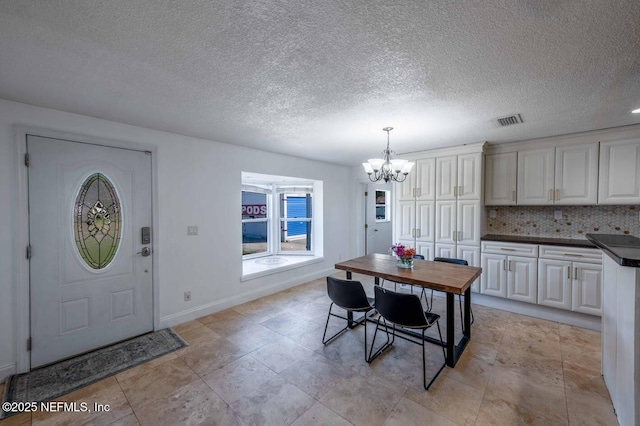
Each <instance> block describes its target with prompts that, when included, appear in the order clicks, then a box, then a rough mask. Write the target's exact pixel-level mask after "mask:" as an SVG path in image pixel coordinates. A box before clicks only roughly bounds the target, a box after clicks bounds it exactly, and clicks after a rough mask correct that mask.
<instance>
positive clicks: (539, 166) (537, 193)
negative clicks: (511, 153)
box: [517, 143, 598, 205]
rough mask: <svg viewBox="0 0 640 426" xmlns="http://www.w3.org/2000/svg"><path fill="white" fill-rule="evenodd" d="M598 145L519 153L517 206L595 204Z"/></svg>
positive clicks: (568, 146) (570, 146) (571, 146)
mask: <svg viewBox="0 0 640 426" xmlns="http://www.w3.org/2000/svg"><path fill="white" fill-rule="evenodd" d="M597 181H598V143H590V144H582V145H567V146H559V147H556V148H545V149H539V150H533V151H520V152H518V178H517V203H518V204H521V205H549V204H556V205H588V204H596V203H597Z"/></svg>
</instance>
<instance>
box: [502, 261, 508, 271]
mask: <svg viewBox="0 0 640 426" xmlns="http://www.w3.org/2000/svg"><path fill="white" fill-rule="evenodd" d="M502 269H504V270H505V271H506V270H507V259H502Z"/></svg>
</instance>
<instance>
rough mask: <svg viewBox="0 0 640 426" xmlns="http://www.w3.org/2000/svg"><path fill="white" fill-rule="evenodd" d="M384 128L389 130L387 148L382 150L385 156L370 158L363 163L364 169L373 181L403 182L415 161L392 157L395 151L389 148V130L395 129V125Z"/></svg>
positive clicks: (386, 130)
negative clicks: (393, 158)
mask: <svg viewBox="0 0 640 426" xmlns="http://www.w3.org/2000/svg"><path fill="white" fill-rule="evenodd" d="M382 130H383V131H385V132H387V149H385V150H384V151H382V154H383V155H384V158H370V159H369V160H367V162H366V163H362V166H363V167H364V171H365V172H367V174H368V175H369V180H370V181H371V182H378V181H379V180H384V181H385V182H389V181H390V180H393V181H396V182H403V181H404V180H405V179H406V178H407V175H408V174H409V172H410V171H411V168H412V167H413V163H410V162H408V161H407V160H399V159H396V160H392V159H391V154H392V153H393V151H391V150H390V149H389V132H390V131H392V130H393V127H385V128H384V129H382Z"/></svg>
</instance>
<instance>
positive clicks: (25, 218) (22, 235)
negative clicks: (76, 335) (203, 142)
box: [14, 125, 160, 373]
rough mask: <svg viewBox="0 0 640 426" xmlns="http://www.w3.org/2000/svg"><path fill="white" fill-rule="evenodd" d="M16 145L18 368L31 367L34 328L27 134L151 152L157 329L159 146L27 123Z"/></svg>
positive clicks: (20, 128)
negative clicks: (28, 251) (30, 340)
mask: <svg viewBox="0 0 640 426" xmlns="http://www.w3.org/2000/svg"><path fill="white" fill-rule="evenodd" d="M14 134H15V147H16V150H15V151H16V165H17V168H16V174H17V179H16V183H17V186H18V187H17V191H16V194H17V198H18V199H17V206H16V210H15V211H16V214H17V215H18V216H17V218H16V222H17V225H18V226H17V229H16V230H15V239H14V241H15V247H14V249H15V251H14V253H16V256H15V265H14V266H15V269H14V270H15V271H16V276H15V283H16V284H15V285H16V287H15V289H14V306H15V311H14V319H15V338H16V341H15V344H16V370H17V371H16V372H17V373H26V372H28V371H30V369H31V362H30V356H29V351H28V350H27V339H28V338H29V335H30V334H31V331H30V315H31V312H30V307H29V282H30V276H29V260H28V259H27V257H26V248H27V245H28V244H29V186H28V183H29V182H28V170H27V167H26V166H25V164H24V158H25V154H26V153H27V135H34V136H42V137H49V138H56V139H65V140H70V141H76V142H83V143H89V144H94V145H102V146H108V147H112V148H126V149H131V150H137V151H147V152H151V186H152V189H151V208H152V224H153V238H152V240H151V241H152V244H151V246H152V251H153V253H154V254H155V256H154V259H153V277H152V278H153V286H152V288H153V329H154V330H157V329H158V328H159V324H160V312H159V306H160V303H159V291H158V286H159V278H158V277H159V264H160V262H159V257H158V255H157V254H158V253H159V252H160V251H159V244H158V242H159V241H160V238H159V223H158V185H157V183H158V167H157V152H158V149H157V147H156V146H153V145H147V144H143V143H137V142H125V141H118V140H113V139H107V138H102V137H98V136H89V135H80V134H76V133H68V132H62V131H58V130H51V129H41V128H36V127H27V126H19V125H15V126H14Z"/></svg>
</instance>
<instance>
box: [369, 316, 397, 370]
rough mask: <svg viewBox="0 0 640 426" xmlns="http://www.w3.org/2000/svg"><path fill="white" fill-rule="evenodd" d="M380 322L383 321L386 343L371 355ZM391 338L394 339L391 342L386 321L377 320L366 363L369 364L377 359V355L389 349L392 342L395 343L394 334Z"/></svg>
mask: <svg viewBox="0 0 640 426" xmlns="http://www.w3.org/2000/svg"><path fill="white" fill-rule="evenodd" d="M380 320H382V321H384V328H385V333H386V335H387V341H386V342H385V343H383V344H382V346H381V347H380V348H379V349H378V350H377V351H376V352H375V353H373V348H374V346H375V343H376V336H377V335H378V329H379V328H380ZM394 327H395V325H394ZM393 337H394V339H393V340H389V328H388V327H387V321H386V320H385V319H384V318H379V319H378V321H377V324H376V330H375V331H374V333H373V339H371V349H369V357H368V358H367V362H368V363H371V361H373V360H374V359H376V358H377V357H378V355H380V354H381V353H382V352H384V351H385V350H386V349H387V348H389V347H390V346H391V345H393V342H394V341H395V333H394V336H393Z"/></svg>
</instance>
